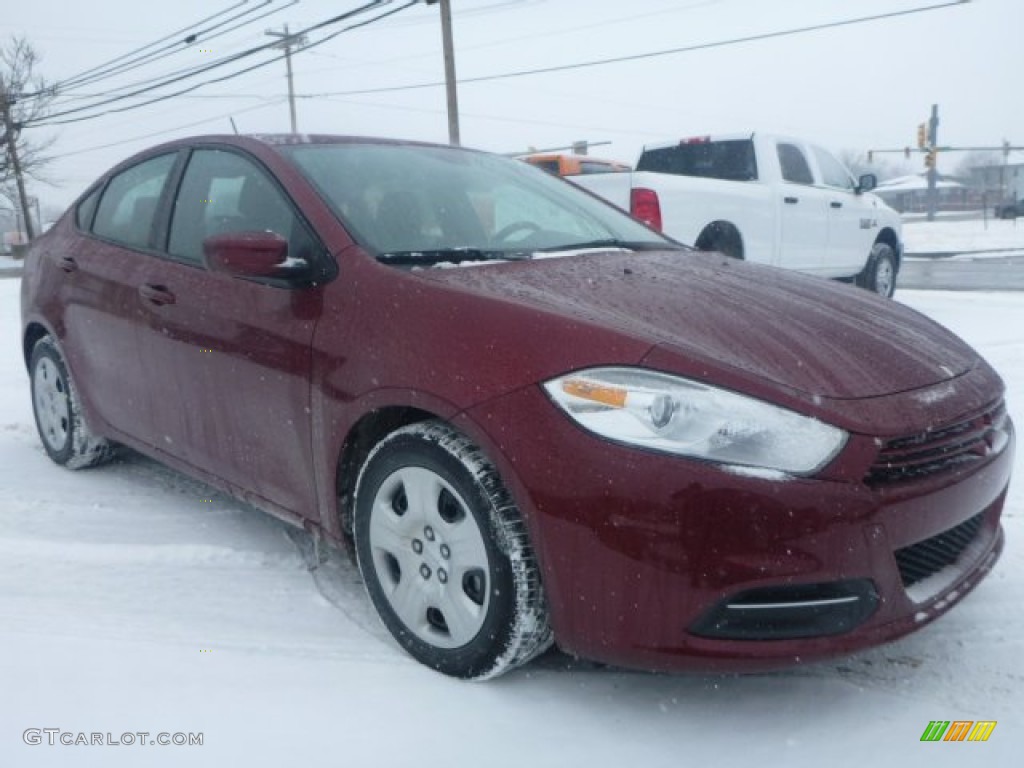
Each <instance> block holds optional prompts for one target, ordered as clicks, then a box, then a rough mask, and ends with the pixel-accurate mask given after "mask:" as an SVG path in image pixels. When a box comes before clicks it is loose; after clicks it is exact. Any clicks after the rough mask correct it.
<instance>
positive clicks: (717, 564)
mask: <svg viewBox="0 0 1024 768" xmlns="http://www.w3.org/2000/svg"><path fill="white" fill-rule="evenodd" d="M464 419H466V422H465V424H464V427H465V428H466V429H467V431H469V432H470V433H471V434H475V435H480V436H481V442H483V443H484V448H485V449H486V450H487V451H488V453H489V454H490V455H491V456H492V457H493V458H494V459H495V461H496V463H497V464H498V467H499V470H500V471H501V472H502V476H503V477H504V478H505V480H506V483H507V484H508V485H509V486H510V490H511V491H512V493H513V495H514V497H515V498H516V500H517V502H518V503H519V506H520V508H521V509H522V511H523V513H524V517H525V518H526V521H527V524H528V526H529V528H530V531H531V535H532V540H533V542H534V545H535V547H536V549H537V555H538V559H539V561H540V563H541V568H542V577H543V579H544V583H545V590H546V594H547V597H548V600H549V604H550V611H551V621H552V626H553V629H554V632H555V637H556V640H557V642H558V644H559V645H560V646H561V647H562V648H563V649H564V650H566V651H568V652H571V653H575V654H577V655H580V656H583V657H586V658H590V659H594V660H599V661H604V662H608V663H614V664H620V665H624V666H630V667H639V668H647V669H662V670H672V669H700V670H722V671H756V670H763V669H771V668H775V667H779V666H785V665H788V664H792V663H793V662H796V661H803V660H811V659H816V658H824V657H828V656H834V655H840V654H845V653H849V652H852V651H856V650H858V649H862V648H865V647H869V646H872V645H876V644H878V643H881V642H884V641H887V640H891V639H894V638H896V637H899V636H901V635H904V634H907V633H909V632H911V631H913V630H915V629H917V628H919V627H921V626H923V625H924V624H926V623H928V622H930V621H932V620H933V619H935V618H936V617H938V616H940V615H942V614H943V613H945V612H946V611H948V610H949V609H950V607H952V606H953V605H954V604H955V603H956V602H958V601H959V600H960V599H962V598H963V596H964V595H965V594H967V592H969V591H970V590H971V589H972V588H973V587H974V586H975V585H977V583H978V582H979V581H980V579H981V578H983V577H984V575H985V574H986V573H987V572H988V571H989V570H990V569H991V568H992V566H993V564H994V563H995V561H996V559H997V558H998V556H999V553H1000V552H1001V550H1002V546H1003V533H1002V529H1001V527H1000V523H999V517H1000V514H1001V511H1002V506H1003V501H1004V498H1005V494H1006V488H1007V486H1008V483H1009V477H1010V471H1011V467H1012V462H1013V448H1014V445H1013V432H1012V425H1010V423H1009V421H1008V420H1007V422H1006V430H1007V432H1008V434H1009V439H1008V441H1007V442H1006V445H1005V447H1003V448H1002V449H1001V450H1000V451H999V452H998V453H997V454H995V455H992V456H989V457H987V458H986V459H985V460H984V461H982V462H979V463H976V464H974V465H972V466H971V468H970V470H969V471H962V472H958V473H949V474H939V475H934V476H930V477H924V478H920V479H913V480H909V481H905V482H901V483H898V484H895V485H893V486H891V487H887V488H883V489H877V488H871V487H868V486H867V485H866V484H865V483H864V482H862V481H860V480H851V479H850V476H851V474H852V473H853V472H854V470H853V469H850V468H849V467H847V468H844V467H842V466H834V467H831V468H830V471H829V473H828V475H829V477H830V478H832V479H818V478H814V479H810V478H790V479H787V480H785V481H780V480H773V479H767V478H762V477H756V476H750V475H749V474H743V473H737V472H734V471H729V470H728V469H726V468H722V467H720V466H716V465H712V464H707V463H703V462H698V461H692V460H686V459H680V458H676V457H669V456H665V455H661V454H656V453H649V452H644V451H641V450H638V449H633V448H628V447H623V446H619V445H614V444H611V443H608V442H605V441H603V440H601V439H600V438H597V437H595V436H593V435H591V434H589V433H586V432H584V431H582V430H581V429H580V428H578V427H577V426H576V425H575V424H573V423H571V422H570V420H569V419H568V418H566V417H564V416H563V415H562V414H561V413H560V412H558V411H557V409H556V408H555V406H553V405H552V404H551V403H550V402H549V401H548V400H547V398H546V397H545V396H544V395H543V394H542V393H541V392H540V390H539V389H538V388H527V389H524V390H522V391H520V392H517V393H514V394H512V395H509V396H507V397H504V398H501V399H499V400H496V401H493V402H490V403H486V404H484V405H481V406H478V407H477V408H475V409H473V410H472V411H470V412H469V413H468V414H466V415H465V416H464ZM497 425H502V427H503V428H502V429H498V428H497ZM481 431H482V432H483V433H484V434H483V435H481ZM854 453H856V452H855V451H854ZM860 458H863V455H861V457H860ZM843 460H844V458H843V456H840V458H839V459H838V461H839V462H840V463H842V462H843ZM856 471H858V472H859V469H858V470H856ZM857 477H860V475H859V474H858V475H857ZM972 520H973V521H974V522H973V523H970V525H971V526H972V529H971V531H970V536H969V537H967V538H968V539H969V540H968V541H967V542H966V543H965V544H964V545H963V546H962V547H960V551H959V552H958V553H954V554H955V556H954V557H953V558H952V560H951V562H950V563H949V564H947V567H941V568H937V569H936V573H935V574H932V575H928V578H922V579H918V581H917V583H915V584H913V585H912V586H909V587H908V586H905V584H904V579H905V578H907V575H906V564H905V563H903V565H904V575H903V576H901V563H900V562H898V554H899V557H900V558H901V559H903V560H905V559H906V557H907V556H910V557H911V558H912V557H913V555H914V554H915V553H917V554H918V555H920V554H921V553H922V552H923V553H924V554H925V555H926V556H927V555H928V552H929V550H928V547H929V546H930V544H933V543H936V542H938V543H942V542H946V541H947V539H949V538H950V537H955V534H956V531H957V530H959V531H961V532H962V531H963V530H965V529H963V528H958V526H964V525H966V524H968V522H969V521H972ZM951 531H952V533H950V532H951ZM944 537H945V538H944ZM961 538H963V537H961ZM929 540H931V541H930V542H929ZM947 559H948V558H947ZM940 565H941V563H940ZM911 580H912V577H911ZM844 590H845V591H844ZM850 595H856V596H859V597H860V599H862V600H863V601H864V602H857V603H853V601H851V600H850V599H848V598H849V597H850ZM787 600H788V601H789V602H791V603H799V602H803V603H820V605H817V606H812V609H813V610H811V611H809V612H808V611H800V610H797V611H795V612H794V610H785V609H786V608H789V609H792V608H793V606H792V605H790V606H783V609H784V610H781V611H779V612H776V613H775V614H774V615H771V614H770V613H769V612H768V611H769V610H770V609H764V608H756V607H755V608H753V609H751V608H749V606H750V605H751V604H758V603H760V604H766V605H769V606H771V605H773V604H774V603H784V602H786V601H787ZM730 605H732V606H739V608H740V610H741V611H742V610H743V609H744V608H746V610H747V613H746V617H745V618H744V619H743V620H742V621H732V624H731V625H730V622H729V621H725V620H723V619H722V612H723V611H725V614H726V615H728V614H729V611H728V606H730ZM838 606H843V607H842V608H839V607H838ZM751 610H753V611H762V612H763V613H762V614H761V615H760V616H759V617H758V619H757V621H761V622H762V625H761V631H759V630H758V624H757V621H752V620H751V618H750V611H751ZM830 612H831V613H830ZM738 616H739V615H738V614H732V617H733V619H738ZM766 618H767V621H764V619H766ZM730 626H731V628H732V629H735V628H737V627H738V628H739V629H740V631H739V632H730V631H721V630H722V628H723V627H724V628H726V629H727V630H728V629H730ZM716 627H717V629H716ZM751 628H753V629H752V630H751Z"/></svg>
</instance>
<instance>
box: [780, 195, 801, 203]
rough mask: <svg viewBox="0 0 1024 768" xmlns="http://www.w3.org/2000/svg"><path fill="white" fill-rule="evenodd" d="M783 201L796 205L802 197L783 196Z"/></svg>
mask: <svg viewBox="0 0 1024 768" xmlns="http://www.w3.org/2000/svg"><path fill="white" fill-rule="evenodd" d="M782 201H783V202H784V203H788V204H789V205H796V204H797V203H799V202H800V198H799V197H784V198H782Z"/></svg>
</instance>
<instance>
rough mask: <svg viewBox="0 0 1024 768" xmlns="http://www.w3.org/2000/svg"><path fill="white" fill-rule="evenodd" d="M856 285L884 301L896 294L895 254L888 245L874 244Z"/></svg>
mask: <svg viewBox="0 0 1024 768" xmlns="http://www.w3.org/2000/svg"><path fill="white" fill-rule="evenodd" d="M857 285H859V286H860V287H861V288H864V289H866V290H868V291H871V292H873V293H877V294H878V295H879V296H882V297H884V298H886V299H891V298H892V295H893V294H894V293H895V292H896V254H895V252H894V251H893V249H892V246H891V245H889V244H888V243H875V245H874V247H873V248H872V249H871V255H870V256H868V263H867V265H866V266H865V267H864V271H863V272H861V273H860V274H859V275H857Z"/></svg>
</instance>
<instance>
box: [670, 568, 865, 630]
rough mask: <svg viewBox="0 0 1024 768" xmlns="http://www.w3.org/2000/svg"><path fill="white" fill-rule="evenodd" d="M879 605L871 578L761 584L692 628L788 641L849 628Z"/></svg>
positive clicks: (721, 605) (724, 602) (723, 603)
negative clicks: (789, 584)
mask: <svg viewBox="0 0 1024 768" xmlns="http://www.w3.org/2000/svg"><path fill="white" fill-rule="evenodd" d="M877 606H878V593H877V592H876V591H875V586H874V584H873V583H872V582H871V581H870V580H868V579H851V580H848V581H833V582H827V583H822V584H799V585H791V586H779V587H762V588H760V589H750V590H746V591H744V592H739V593H737V594H735V595H732V596H730V597H728V598H726V599H725V600H722V601H721V602H720V603H718V604H717V605H716V606H715V607H713V608H712V609H711V610H710V611H708V612H707V613H706V614H704V616H702V617H701V618H700V619H699V620H698V621H697V622H695V623H694V624H693V626H691V627H690V632H691V633H693V634H695V635H700V636H702V637H712V638H719V639H730V640H790V639H794V638H800V637H824V636H828V635H838V634H842V633H843V632H849V631H850V630H851V629H853V628H855V627H856V626H858V625H859V624H861V623H863V622H864V621H865V620H866V619H867V618H868V617H869V616H871V614H872V613H874V612H875V608H876V607H877Z"/></svg>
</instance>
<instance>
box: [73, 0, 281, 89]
mask: <svg viewBox="0 0 1024 768" xmlns="http://www.w3.org/2000/svg"><path fill="white" fill-rule="evenodd" d="M272 2H273V0H264V2H263V3H262V4H261V5H257V6H254V7H253V8H250V9H248V10H246V11H243V12H242V13H239V14H237V15H235V16H232V17H231V18H229V19H226V20H224V21H222V22H220V23H219V24H216V25H214V26H213V27H211V28H210V29H207V30H201V31H199V32H193V33H191V34H186V33H188V32H189V31H190V30H192V29H194V28H195V27H197V26H199V25H200V24H205V23H206V22H208V21H212V20H213V19H216V18H217V17H219V16H223V15H224V14H225V13H229V12H231V11H233V10H234V9H236V8H238V7H239V6H241V5H246V4H247V2H240V3H236V4H235V5H232V6H229V7H228V8H227V9H225V10H223V11H220V12H219V13H216V14H214V15H213V16H207V17H206V18H205V19H200V20H199V21H197V22H195V23H193V24H189V25H188V26H187V27H183V28H182V29H179V30H176V31H174V32H172V33H170V34H169V35H165V36H164V37H161V38H160V39H159V40H155V41H153V42H152V43H149V44H148V45H144V46H142V47H141V48H136V49H135V50H134V51H131V52H129V53H126V54H122V55H121V56H117V57H115V58H113V59H111V60H110V61H108V62H106V63H105V64H100V65H98V66H95V67H91V68H90V69H87V70H85V71H84V72H80V73H78V74H77V75H74V76H72V77H69V78H67V79H66V80H64V81H62V82H60V83H58V84H57V85H58V87H60V88H70V87H73V86H76V85H84V84H86V83H93V82H96V81H98V80H102V79H105V78H107V77H110V76H113V75H115V74H119V73H121V72H124V71H126V68H134V67H132V66H131V65H134V64H138V65H141V64H142V63H147V62H148V63H151V61H150V60H151V59H153V57H155V56H158V55H159V54H161V53H164V52H165V51H167V50H168V49H169V48H175V47H177V46H179V45H182V44H186V45H187V44H188V43H189V42H192V41H195V40H196V39H197V38H198V37H199V36H200V35H202V34H205V33H206V32H209V31H212V30H215V29H217V28H218V27H221V26H224V24H229V23H231V22H232V21H236V20H237V19H239V18H243V17H245V16H249V15H251V14H252V13H254V12H255V11H256V10H258V9H259V8H262V7H263V6H265V5H269V4H270V3H272ZM180 35H185V37H184V38H180V37H179V36H180ZM168 40H172V42H171V43H170V44H169V45H165V46H164V47H162V48H159V49H157V50H156V51H150V52H149V53H146V54H144V55H141V56H140V55H139V54H142V53H143V52H144V51H146V50H147V49H149V48H153V47H155V46H158V45H160V44H161V43H165V42H167V41H168ZM132 57H134V58H132ZM126 59H127V61H125V60H126Z"/></svg>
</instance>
